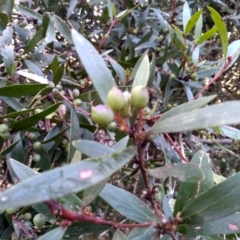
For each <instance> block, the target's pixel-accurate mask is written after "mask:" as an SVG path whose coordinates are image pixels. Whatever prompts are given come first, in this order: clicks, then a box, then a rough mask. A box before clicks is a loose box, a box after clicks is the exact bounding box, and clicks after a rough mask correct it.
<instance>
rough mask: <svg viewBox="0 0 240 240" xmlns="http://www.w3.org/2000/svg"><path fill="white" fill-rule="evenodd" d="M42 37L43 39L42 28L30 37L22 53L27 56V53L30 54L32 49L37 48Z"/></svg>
mask: <svg viewBox="0 0 240 240" xmlns="http://www.w3.org/2000/svg"><path fill="white" fill-rule="evenodd" d="M42 37H43V28H40V29H39V30H38V31H37V32H36V33H35V35H34V36H33V37H32V39H31V40H30V41H29V42H28V43H27V45H26V47H25V50H24V53H25V54H27V53H29V52H32V51H33V50H34V48H35V47H36V46H37V44H38V43H39V42H40V40H41V39H42Z"/></svg>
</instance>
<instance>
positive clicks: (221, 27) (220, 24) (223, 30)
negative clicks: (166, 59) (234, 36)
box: [207, 6, 228, 61]
mask: <svg viewBox="0 0 240 240" xmlns="http://www.w3.org/2000/svg"><path fill="white" fill-rule="evenodd" d="M207 8H208V10H209V11H210V12H211V16H212V19H213V21H214V23H215V25H216V27H217V30H218V33H219V36H220V38H221V42H222V50H223V55H224V59H225V61H226V59H227V50H228V33H227V27H226V24H225V23H224V21H223V20H222V17H221V16H220V15H219V13H218V12H217V11H216V10H214V9H213V8H211V7H209V6H207Z"/></svg>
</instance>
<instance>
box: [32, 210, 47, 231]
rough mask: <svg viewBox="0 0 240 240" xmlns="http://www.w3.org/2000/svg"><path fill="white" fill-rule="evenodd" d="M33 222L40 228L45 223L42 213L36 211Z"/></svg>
mask: <svg viewBox="0 0 240 240" xmlns="http://www.w3.org/2000/svg"><path fill="white" fill-rule="evenodd" d="M33 223H34V225H35V226H36V227H38V228H42V227H43V226H44V225H45V223H46V217H45V216H44V215H43V214H42V213H38V214H36V215H35V216H34V218H33Z"/></svg>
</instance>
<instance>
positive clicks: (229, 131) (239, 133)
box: [220, 126, 240, 140]
mask: <svg viewBox="0 0 240 240" xmlns="http://www.w3.org/2000/svg"><path fill="white" fill-rule="evenodd" d="M220 131H221V134H222V135H223V136H225V137H229V138H232V139H235V140H240V130H238V129H237V128H234V127H231V126H221V127H220Z"/></svg>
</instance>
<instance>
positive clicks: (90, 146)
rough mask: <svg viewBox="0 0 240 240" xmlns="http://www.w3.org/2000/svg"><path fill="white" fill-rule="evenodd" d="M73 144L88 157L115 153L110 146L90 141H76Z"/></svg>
mask: <svg viewBox="0 0 240 240" xmlns="http://www.w3.org/2000/svg"><path fill="white" fill-rule="evenodd" d="M72 144H73V146H74V147H75V148H76V149H78V150H79V151H80V152H81V153H83V154H85V155H87V156H88V157H98V156H103V155H106V154H110V153H114V152H115V151H114V150H113V149H112V148H110V147H108V146H105V145H102V144H101V143H98V142H95V141H90V140H84V139H79V140H78V141H74V142H73V143H72Z"/></svg>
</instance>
